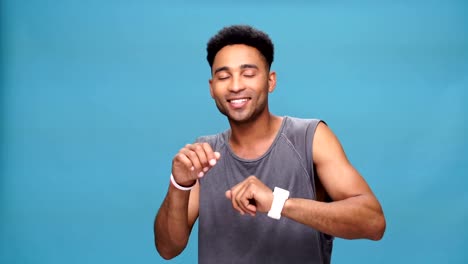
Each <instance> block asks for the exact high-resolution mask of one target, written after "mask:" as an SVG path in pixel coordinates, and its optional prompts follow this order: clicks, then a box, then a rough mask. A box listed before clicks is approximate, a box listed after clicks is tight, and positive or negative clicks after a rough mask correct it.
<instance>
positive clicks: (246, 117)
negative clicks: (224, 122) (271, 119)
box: [210, 44, 276, 123]
mask: <svg viewBox="0 0 468 264" xmlns="http://www.w3.org/2000/svg"><path fill="white" fill-rule="evenodd" d="M275 85H276V74H275V73H274V72H270V71H269V68H268V65H267V64H266V61H265V59H264V58H263V56H262V54H261V53H260V52H259V51H258V50H257V49H256V48H253V47H250V46H247V45H243V44H235V45H228V46H225V47H223V48H222V49H221V50H219V51H218V53H217V54H216V56H215V59H214V62H213V67H212V79H211V80H210V93H211V97H213V99H214V100H215V102H216V106H217V107H218V109H219V111H220V112H221V113H222V114H224V115H225V116H227V117H228V119H229V121H230V122H231V123H232V122H237V123H247V122H252V121H255V120H256V119H257V118H259V117H260V116H264V115H268V114H269V112H268V93H269V92H272V91H273V90H274V88H275Z"/></svg>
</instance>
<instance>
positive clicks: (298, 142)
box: [197, 116, 333, 264]
mask: <svg viewBox="0 0 468 264" xmlns="http://www.w3.org/2000/svg"><path fill="white" fill-rule="evenodd" d="M319 122H323V121H321V120H318V119H300V118H293V117H288V116H285V117H284V118H283V121H282V124H281V127H280V129H279V132H278V133H277V135H276V138H275V139H274V141H273V143H272V145H271V146H270V148H269V149H268V150H267V151H266V152H265V154H263V155H262V156H261V157H259V158H257V159H253V160H247V159H242V158H240V157H238V156H237V155H235V154H234V152H233V151H232V150H231V148H230V146H229V136H230V130H229V129H228V130H226V131H225V132H223V133H220V134H217V135H211V136H204V137H199V138H198V139H197V142H207V143H209V144H210V145H211V147H212V148H213V150H214V151H218V152H219V153H220V154H221V158H220V159H219V160H218V162H217V164H216V165H215V166H214V167H213V168H211V169H210V170H209V171H208V172H207V173H206V175H205V176H204V177H203V178H201V179H200V181H199V182H200V208H199V218H198V221H199V223H198V224H199V225H198V253H199V254H198V261H199V263H200V264H210V263H213V264H222V263H256V264H257V263H269V264H270V263H272V264H273V263H288V264H294V263H320V264H322V263H330V258H331V251H332V244H333V237H331V236H329V235H326V234H323V233H321V232H319V231H317V230H315V229H313V228H311V227H308V226H306V225H303V224H301V223H298V222H295V221H293V220H291V219H288V218H286V217H281V219H280V220H275V219H272V218H269V217H268V216H267V215H266V214H263V213H257V214H256V216H255V217H252V216H250V215H241V214H239V212H237V211H236V210H234V208H233V207H232V204H231V201H230V200H228V199H226V197H225V192H226V191H227V190H229V189H230V188H231V187H233V186H234V185H236V184H238V183H239V182H241V181H243V180H245V179H246V178H247V177H248V176H250V175H255V176H256V177H257V178H258V179H259V180H261V181H262V182H263V183H264V184H265V185H267V186H268V187H269V188H271V189H273V188H274V187H275V186H277V187H280V188H283V189H286V190H289V192H290V196H289V197H291V198H306V199H314V200H315V199H316V195H315V184H314V173H315V170H314V166H313V162H312V141H313V136H314V133H315V129H316V127H317V125H318V124H319Z"/></svg>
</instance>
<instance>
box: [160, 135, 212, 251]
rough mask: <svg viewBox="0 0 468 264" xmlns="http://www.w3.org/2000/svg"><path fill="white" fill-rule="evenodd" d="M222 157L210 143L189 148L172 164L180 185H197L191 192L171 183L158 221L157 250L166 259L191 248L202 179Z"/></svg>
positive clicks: (178, 155) (183, 149)
mask: <svg viewBox="0 0 468 264" xmlns="http://www.w3.org/2000/svg"><path fill="white" fill-rule="evenodd" d="M219 158H220V156H219V153H217V152H216V153H215V152H213V150H212V149H211V147H210V146H209V145H208V144H207V143H197V144H192V145H186V146H185V147H184V148H182V149H181V150H180V151H179V153H178V154H177V155H176V156H175V158H174V160H173V162H172V174H173V175H174V179H175V181H176V182H177V183H179V184H180V185H184V186H190V185H193V184H195V186H194V188H193V189H192V190H190V191H182V190H179V189H177V188H176V187H174V186H173V185H172V184H171V183H169V189H168V191H167V195H166V197H165V199H164V201H163V203H162V205H161V207H160V209H159V211H158V214H157V215H156V219H155V221H154V240H155V245H156V249H157V250H158V252H159V254H160V255H161V257H163V258H164V259H171V258H174V257H176V256H177V255H179V254H180V253H181V252H182V251H183V250H184V249H185V247H186V246H187V242H188V239H189V236H190V233H191V231H192V227H193V225H194V223H195V221H196V219H197V217H198V208H199V192H200V187H199V184H198V178H201V177H203V176H204V173H206V172H207V171H208V170H209V169H210V168H211V167H213V166H214V165H215V164H216V160H218V159H219Z"/></svg>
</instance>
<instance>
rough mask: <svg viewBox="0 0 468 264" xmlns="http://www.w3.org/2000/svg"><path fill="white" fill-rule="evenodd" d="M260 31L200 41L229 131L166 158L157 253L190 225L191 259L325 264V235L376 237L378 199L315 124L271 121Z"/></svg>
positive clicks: (246, 29)
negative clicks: (195, 240) (195, 237)
mask: <svg viewBox="0 0 468 264" xmlns="http://www.w3.org/2000/svg"><path fill="white" fill-rule="evenodd" d="M273 50H274V48H273V44H272V42H271V40H270V38H269V36H268V35H267V34H265V33H264V32H262V31H259V30H257V29H255V28H252V27H250V26H245V25H235V26H230V27H226V28H223V29H222V30H220V31H219V32H218V33H217V34H216V35H215V36H214V37H212V38H211V39H210V40H209V42H208V45H207V52H208V55H207V59H208V62H209V64H210V67H211V76H212V79H211V80H209V86H210V93H211V96H212V98H213V99H214V101H215V103H216V106H217V107H218V109H219V111H220V112H221V113H222V114H224V115H225V116H226V117H227V119H228V121H229V125H230V129H228V130H226V131H225V132H224V133H221V134H217V135H212V136H206V137H200V138H198V139H197V141H196V142H195V143H194V144H188V145H186V146H185V147H183V148H182V149H181V150H180V151H179V152H178V153H177V155H176V156H175V157H174V159H173V162H172V174H171V176H170V178H171V179H170V182H171V183H170V184H169V190H168V192H167V195H166V197H165V199H164V201H163V203H162V205H161V207H160V209H159V212H158V214H157V216H156V219H155V223H154V235H155V244H156V248H157V250H158V252H159V254H160V255H161V256H162V257H163V258H165V259H171V258H173V257H175V256H177V255H178V254H180V253H181V252H182V251H183V249H184V248H185V246H186V245H187V242H188V239H189V236H190V232H191V230H192V227H193V225H194V223H195V221H196V220H197V218H198V219H199V244H198V248H199V263H329V262H330V258H331V250H332V241H333V237H341V238H346V239H357V238H367V239H372V240H379V239H381V238H382V236H383V233H384V231H385V218H384V215H383V212H382V209H381V206H380V204H379V202H378V201H377V199H376V197H375V196H374V194H373V193H372V191H371V189H370V188H369V186H368V185H367V183H366V182H365V180H364V179H363V178H362V177H361V175H360V174H359V172H358V171H357V170H356V169H355V168H354V167H353V166H352V165H351V164H350V163H349V161H348V160H347V158H346V155H345V153H344V151H343V149H342V147H341V145H340V143H339V141H338V139H337V138H336V136H335V135H334V134H333V132H332V131H331V130H330V128H328V126H327V125H326V124H325V123H324V122H323V121H321V120H317V119H299V118H293V117H288V116H275V115H273V114H272V113H270V111H269V106H268V93H271V92H273V90H274V88H275V85H276V73H275V72H273V71H271V70H270V68H271V64H272V62H273V57H274V52H273Z"/></svg>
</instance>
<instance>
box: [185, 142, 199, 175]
mask: <svg viewBox="0 0 468 264" xmlns="http://www.w3.org/2000/svg"><path fill="white" fill-rule="evenodd" d="M181 153H182V154H184V155H185V156H186V157H187V158H188V159H189V160H190V162H191V163H192V165H191V166H193V167H194V169H193V170H192V171H193V173H194V174H195V175H197V176H198V177H202V176H203V171H202V170H203V166H202V164H201V163H200V160H199V158H198V155H197V153H195V152H194V151H192V150H190V149H189V148H183V149H182V150H181Z"/></svg>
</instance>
